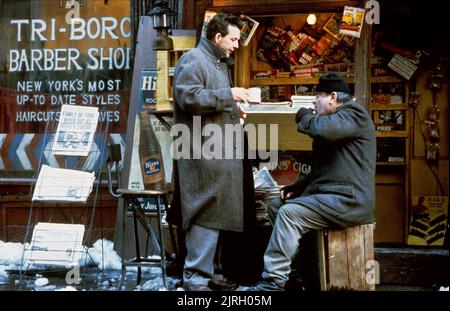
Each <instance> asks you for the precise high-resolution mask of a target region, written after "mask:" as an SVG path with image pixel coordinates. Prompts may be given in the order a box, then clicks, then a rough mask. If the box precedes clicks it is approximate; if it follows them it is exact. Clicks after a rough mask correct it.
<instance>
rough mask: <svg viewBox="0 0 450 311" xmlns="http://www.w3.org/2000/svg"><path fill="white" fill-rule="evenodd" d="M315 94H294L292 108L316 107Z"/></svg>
mask: <svg viewBox="0 0 450 311" xmlns="http://www.w3.org/2000/svg"><path fill="white" fill-rule="evenodd" d="M314 97H315V96H307V95H293V96H291V101H292V108H294V109H296V110H298V109H300V108H311V109H314V104H313V100H314Z"/></svg>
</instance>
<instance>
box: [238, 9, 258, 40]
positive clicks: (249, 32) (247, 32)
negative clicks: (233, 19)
mask: <svg viewBox="0 0 450 311" xmlns="http://www.w3.org/2000/svg"><path fill="white" fill-rule="evenodd" d="M241 20H242V23H243V25H242V28H241V40H240V41H241V44H242V45H243V46H247V45H248V44H249V43H250V40H251V39H252V37H253V35H254V34H255V31H256V28H258V25H259V23H258V22H257V21H255V20H254V19H252V18H250V17H248V16H247V15H242V16H241Z"/></svg>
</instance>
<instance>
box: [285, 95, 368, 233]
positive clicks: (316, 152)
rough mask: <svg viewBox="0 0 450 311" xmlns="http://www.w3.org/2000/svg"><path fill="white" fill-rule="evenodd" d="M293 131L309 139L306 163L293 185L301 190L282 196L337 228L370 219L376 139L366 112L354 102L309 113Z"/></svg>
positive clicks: (363, 222)
mask: <svg viewBox="0 0 450 311" xmlns="http://www.w3.org/2000/svg"><path fill="white" fill-rule="evenodd" d="M298 130H299V131H300V132H302V133H305V134H308V135H309V136H310V137H311V138H313V153H312V168H311V174H310V175H309V176H308V177H302V178H300V179H299V180H297V182H296V184H297V186H298V187H299V188H301V189H300V191H303V193H302V195H301V196H299V197H297V198H293V199H290V200H287V201H286V203H298V204H302V205H304V206H307V207H309V208H311V209H313V210H314V211H316V212H317V213H319V214H321V215H322V216H324V217H325V218H327V219H329V220H330V221H331V222H332V223H334V224H336V225H338V226H340V227H348V226H351V225H357V224H365V223H370V222H372V221H373V210H374V207H375V166H376V138H375V128H374V126H373V122H372V120H371V118H370V115H369V114H368V112H367V111H366V109H365V108H364V107H362V106H361V105H359V104H358V103H356V102H354V101H350V102H347V103H344V104H342V105H340V106H339V107H338V108H337V110H336V112H335V113H334V114H331V115H328V116H319V115H313V114H309V115H306V116H305V117H303V118H302V119H301V120H300V122H299V123H298Z"/></svg>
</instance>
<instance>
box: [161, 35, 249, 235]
mask: <svg viewBox="0 0 450 311" xmlns="http://www.w3.org/2000/svg"><path fill="white" fill-rule="evenodd" d="M224 56H225V55H224V54H223V52H222V51H221V50H220V49H218V48H217V47H216V46H215V45H214V44H212V43H211V42H210V41H209V40H207V39H206V38H201V41H200V43H199V44H198V46H197V47H196V48H194V49H192V50H190V51H189V52H187V53H185V54H183V55H182V57H181V58H180V60H179V62H178V64H177V67H176V69H175V76H174V87H173V97H174V102H175V104H174V121H175V124H177V123H182V124H185V125H187V126H188V128H189V129H190V131H191V137H192V135H193V131H194V124H193V123H194V122H193V117H194V116H200V117H201V128H202V129H203V128H204V126H205V125H208V124H216V125H218V126H219V127H220V128H221V129H222V132H223V133H224V128H225V124H230V125H235V124H239V111H238V108H237V106H236V104H235V102H234V100H233V97H232V93H231V87H232V82H231V78H230V73H229V70H228V67H227V64H226V63H225V62H222V61H221V58H223V57H224ZM239 126H240V125H239ZM194 135H195V134H194ZM199 135H201V132H200V133H197V135H196V137H197V138H198V136H199ZM175 139H176V138H175ZM206 140H208V138H207V137H202V139H201V142H202V143H203V142H205V141H206ZM191 142H192V140H191ZM221 143H222V150H223V151H224V150H225V144H226V141H225V137H224V136H223V137H222V140H221ZM233 145H234V147H236V146H235V144H233V143H232V146H233ZM184 147H185V148H186V146H184ZM200 150H201V149H200ZM193 151H195V152H199V150H198V147H193V144H192V143H191V145H190V155H191V157H192V156H193ZM243 172H244V165H243V160H242V159H211V160H209V159H204V158H203V156H202V158H200V159H179V160H176V161H175V165H174V191H175V200H174V201H175V202H176V203H175V204H179V208H181V219H180V222H181V225H182V228H183V229H184V230H186V229H188V227H189V225H190V224H191V223H194V224H197V225H201V226H204V227H208V228H212V229H218V230H232V231H242V230H243V228H244V212H243V199H244V196H243V189H244V183H243ZM251 186H253V183H252V185H251ZM169 220H170V219H169Z"/></svg>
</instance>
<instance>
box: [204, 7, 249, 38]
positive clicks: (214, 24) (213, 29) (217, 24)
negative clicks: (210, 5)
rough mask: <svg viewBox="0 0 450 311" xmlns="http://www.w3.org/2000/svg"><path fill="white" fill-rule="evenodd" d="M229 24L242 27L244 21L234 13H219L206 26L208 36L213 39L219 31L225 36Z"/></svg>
mask: <svg viewBox="0 0 450 311" xmlns="http://www.w3.org/2000/svg"><path fill="white" fill-rule="evenodd" d="M228 25H231V26H235V27H237V28H239V29H241V25H242V22H241V20H240V19H239V18H238V17H236V16H234V15H232V14H226V13H217V14H216V15H214V17H213V18H211V20H210V21H209V23H208V25H207V26H206V38H208V39H209V40H212V39H213V38H214V36H215V35H216V34H218V33H220V34H221V35H222V36H223V37H225V36H226V35H227V34H228Z"/></svg>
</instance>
